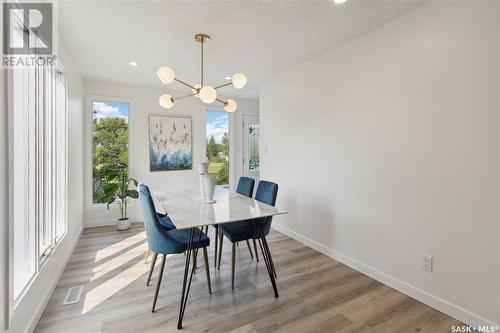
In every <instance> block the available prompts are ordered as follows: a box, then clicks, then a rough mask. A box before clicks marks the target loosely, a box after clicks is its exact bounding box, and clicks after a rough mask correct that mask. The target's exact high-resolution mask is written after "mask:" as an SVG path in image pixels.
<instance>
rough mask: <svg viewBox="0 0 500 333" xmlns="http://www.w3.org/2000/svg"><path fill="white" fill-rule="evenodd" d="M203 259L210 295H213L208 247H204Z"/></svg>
mask: <svg viewBox="0 0 500 333" xmlns="http://www.w3.org/2000/svg"><path fill="white" fill-rule="evenodd" d="M203 257H204V258H205V272H206V273H207V283H208V293H209V294H211V293H212V284H211V283H210V267H208V253H207V247H206V246H205V247H203Z"/></svg>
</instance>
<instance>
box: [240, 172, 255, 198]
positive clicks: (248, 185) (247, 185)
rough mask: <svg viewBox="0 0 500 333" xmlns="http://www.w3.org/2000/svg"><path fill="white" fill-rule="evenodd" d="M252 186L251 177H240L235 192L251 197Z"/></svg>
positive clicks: (253, 182) (252, 180)
mask: <svg viewBox="0 0 500 333" xmlns="http://www.w3.org/2000/svg"><path fill="white" fill-rule="evenodd" d="M254 186H255V180H254V179H253V178H249V177H240V180H238V186H237V187H236V193H239V194H241V195H244V196H247V197H249V198H251V197H252V195H253V187H254Z"/></svg>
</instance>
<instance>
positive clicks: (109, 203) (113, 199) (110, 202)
mask: <svg viewBox="0 0 500 333" xmlns="http://www.w3.org/2000/svg"><path fill="white" fill-rule="evenodd" d="M115 200H116V198H115V197H113V198H112V199H111V200H109V201H108V204H107V205H106V206H107V207H108V210H109V205H111V204H112V203H113V202H115ZM101 201H104V200H101Z"/></svg>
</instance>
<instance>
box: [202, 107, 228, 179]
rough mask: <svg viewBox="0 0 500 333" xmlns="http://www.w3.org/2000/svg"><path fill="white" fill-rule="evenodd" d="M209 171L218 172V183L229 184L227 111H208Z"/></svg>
mask: <svg viewBox="0 0 500 333" xmlns="http://www.w3.org/2000/svg"><path fill="white" fill-rule="evenodd" d="M205 120H206V135H207V158H208V161H209V162H210V165H209V166H208V172H210V173H216V174H217V176H216V181H217V185H222V186H225V187H228V186H229V115H228V113H227V112H217V111H207V112H206V114H205Z"/></svg>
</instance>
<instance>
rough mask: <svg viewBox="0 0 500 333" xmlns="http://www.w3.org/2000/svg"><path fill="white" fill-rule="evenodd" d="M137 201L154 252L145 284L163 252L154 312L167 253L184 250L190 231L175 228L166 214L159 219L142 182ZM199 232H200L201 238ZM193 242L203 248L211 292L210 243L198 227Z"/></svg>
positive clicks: (197, 246)
mask: <svg viewBox="0 0 500 333" xmlns="http://www.w3.org/2000/svg"><path fill="white" fill-rule="evenodd" d="M139 201H140V203H141V208H142V214H143V217H144V228H145V229H146V236H147V240H148V245H149V248H150V249H151V251H153V252H154V254H153V260H152V262H151V268H150V271H149V275H148V280H147V282H146V285H149V282H150V280H151V275H152V273H153V269H154V266H155V263H156V258H157V256H158V254H163V258H162V263H161V268H160V273H159V276H158V283H157V286H156V292H155V296H154V300H153V308H152V312H154V311H155V308H156V301H157V299H158V292H159V291H160V285H161V279H162V277H163V271H164V268H165V260H166V257H167V254H177V253H183V252H185V251H186V249H187V248H188V240H189V233H190V231H189V230H177V229H175V227H174V224H173V223H172V221H171V220H170V218H169V217H168V216H163V217H162V218H161V219H160V217H159V216H158V213H157V212H156V210H155V206H154V203H153V198H152V197H151V192H150V191H149V188H148V187H147V186H146V185H144V184H142V183H140V184H139ZM170 226H172V227H170ZM200 233H202V235H201V238H200ZM198 239H199V242H198ZM193 243H194V244H193V246H192V248H193V249H197V248H203V256H204V257H205V270H206V273H207V282H208V292H209V293H212V288H211V285H210V270H209V267H208V255H207V246H209V245H210V239H209V238H208V236H207V235H205V234H204V233H203V232H202V231H201V230H200V229H196V230H195V233H194V237H193ZM193 265H196V258H194V260H193Z"/></svg>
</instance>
